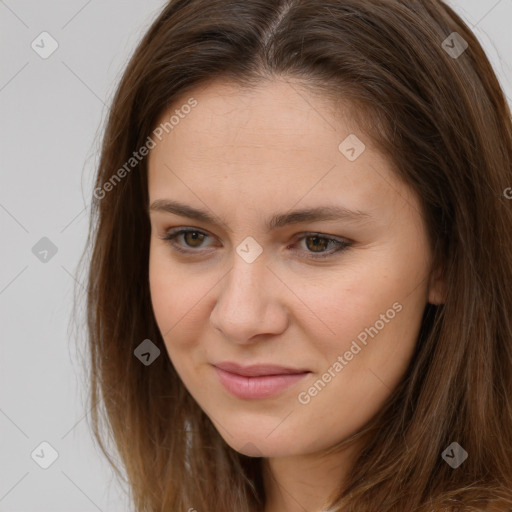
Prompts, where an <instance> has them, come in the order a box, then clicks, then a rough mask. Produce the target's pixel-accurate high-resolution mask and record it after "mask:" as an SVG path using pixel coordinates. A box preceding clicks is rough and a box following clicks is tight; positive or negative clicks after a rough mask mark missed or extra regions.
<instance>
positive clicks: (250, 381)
mask: <svg viewBox="0 0 512 512" xmlns="http://www.w3.org/2000/svg"><path fill="white" fill-rule="evenodd" d="M212 366H213V368H214V370H215V371H216V373H217V376H218V378H219V380H220V383H221V384H222V385H223V386H224V388H225V389H226V390H227V391H228V392H229V393H231V394H232V395H234V396H236V397H237V398H240V399H243V400H251V399H252V400H256V399H263V398H269V397H271V396H274V395H276V394H278V393H280V392H282V391H284V390H285V389H287V388H288V387H290V386H292V385H293V384H296V383H297V382H299V381H300V380H302V379H304V377H305V376H306V375H308V374H310V373H311V371H309V370H305V369H298V368H287V367H283V366H276V365H270V364H261V365H253V366H241V365H238V364H236V363H219V364H215V365H212Z"/></svg>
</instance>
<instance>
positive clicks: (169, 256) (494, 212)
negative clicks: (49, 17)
mask: <svg viewBox="0 0 512 512" xmlns="http://www.w3.org/2000/svg"><path fill="white" fill-rule="evenodd" d="M511 186H512V125H511V114H510V109H509V107H508V105H507V102H506V99H505V96H504V94H503V92H502V90H501V89H500V86H499V83H498V80H497V78H496V75H495V73H494V71H493V70H492V67H491V65H490V63H489V61H488V59H487V57H486V55H485V54H484V51H483V50H482V48H481V46H480V44H479V42H478V41H477V39H476V38H475V36H474V35H473V33H472V32H471V31H470V30H469V29H468V27H467V26H466V25H465V24H464V22H463V21H462V20H461V19H460V18H459V17H458V16H457V15H456V14H455V13H454V11H453V10H452V9H450V8H449V7H448V6H447V5H445V4H444V3H443V2H441V1H434V0H421V1H420V0H415V1H409V0H407V1H406V0H326V1H323V2H315V1H313V0H275V1H268V0H266V1H264V0H261V1H251V2H247V1H245V0H211V1H208V2H205V1H200V0H175V1H171V2H169V4H167V5H166V6H165V8H164V9H163V11H162V13H161V14H160V16H159V17H158V19H156V21H155V22H154V23H153V24H152V26H151V28H150V29H149V30H148V32H147V34H146V35H145V37H144V38H143V40H142V41H141V43H140V44H139V46H138V48H137V50H136V51H135V54H134V55H133V57H132V59H131V61H130V63H129V65H128V66H127V69H126V71H125V73H124V76H123V78H122V80H121V83H120V85H119V87H118V90H117V94H116V96H115V98H114V101H113V104H112V108H111V112H110V116H109V120H108V124H107V127H106V131H105V136H104V143H103V148H102V153H101V161H100V165H99V168H98V174H97V179H96V185H95V190H94V198H93V206H94V213H95V215H93V217H92V219H91V233H90V240H91V243H92V256H91V260H90V266H89V274H88V275H89V280H88V297H87V313H88V328H89V330H88V340H89V348H90V367H91V391H90V400H91V404H92V405H95V404H96V403H97V402H98V401H99V400H100V399H102V401H103V406H104V408H103V409H101V410H97V409H96V408H93V410H92V425H93V429H94V433H95V436H96V438H97V440H98V442H99V444H100V446H101V448H102V449H103V451H104V453H105V454H106V455H107V457H109V460H110V462H111V463H112V465H113V466H114V467H115V468H116V469H119V467H121V466H122V467H123V469H124V471H125V472H126V475H127V478H128V482H129V484H130V490H131V492H132V496H133V503H134V509H135V510H137V511H143V510H144V511H152V512H153V511H162V512H163V511H171V510H172V511H178V510H180V511H182V510H183V511H185V510H188V511H189V512H192V511H194V510H195V511H198V512H206V511H211V512H214V511H215V512H216V511H219V512H220V511H222V512H226V511H236V512H249V511H250V512H277V511H280V512H290V511H296V510H301V511H302V510H307V511H311V512H313V511H315V512H319V511H322V510H329V511H343V512H355V511H357V512H363V511H365V512H366V511H367V512H370V511H376V510H378V511H380V512H392V511H393V512H411V511H421V512H427V511H428V512H430V511H440V510H487V511H491V510H492V511H502V510H503V511H505V510H512V401H511V399H512V322H511V318H512V314H511V313H512V286H511V283H512V202H511V201H510V199H509V198H510V193H507V190H508V191H510V187H511ZM102 419H103V420H105V421H106V426H107V428H106V432H105V434H106V435H108V436H112V438H113V440H114V442H115V450H116V451H117V453H118V454H119V457H120V463H119V467H118V465H117V464H116V463H115V462H114V461H113V458H112V456H111V454H110V452H109V449H108V447H107V446H106V442H105V441H106V439H107V437H106V436H104V432H103V431H102V430H101V428H100V420H102Z"/></svg>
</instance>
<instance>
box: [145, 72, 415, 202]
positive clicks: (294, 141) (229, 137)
mask: <svg viewBox="0 0 512 512" xmlns="http://www.w3.org/2000/svg"><path fill="white" fill-rule="evenodd" d="M191 98H192V99H193V100H195V102H197V103H196V105H195V106H194V107H193V108H192V109H188V108H182V107H183V106H184V105H187V104H188V103H189V100H190V99H191ZM186 112H187V113H186ZM348 112H349V106H346V108H344V106H343V103H342V102H340V103H339V104H337V105H334V104H333V103H332V101H330V100H328V99H327V98H322V97H321V96H320V95H318V94H314V95H313V94H311V93H310V92H308V91H306V90H305V89H304V88H303V87H301V86H300V85H298V84H296V83H292V82H286V81H272V82H266V83H262V84H261V85H258V86H257V87H254V88H251V89H247V88H240V87H239V86H237V85H235V84H231V83H229V82H214V83H210V84H208V85H207V86H203V87H199V88H197V89H196V90H194V91H192V92H191V93H190V94H188V95H183V96H182V97H181V98H180V99H179V100H177V101H175V102H174V103H173V105H172V107H171V108H169V109H168V110H167V111H166V112H164V113H163V114H162V116H161V117H160V119H159V121H158V123H159V124H160V123H165V122H166V121H169V119H170V118H171V116H173V115H174V116H175V119H174V121H176V120H178V119H179V121H178V122H177V123H176V122H175V123H173V126H172V129H169V126H168V127H167V130H166V132H165V133H163V135H162V140H161V141H157V144H156V147H155V148H154V149H152V150H151V152H150V155H149V162H148V170H149V175H148V179H149V193H150V200H154V199H159V198H160V197H167V196H171V195H172V196H174V197H176V196H183V195H184V196H185V197H187V198H190V199H194V200H195V202H196V204H197V198H198V197H203V198H205V197H213V196H215V201H216V202H217V203H222V201H223V200H226V201H227V204H232V203H233V201H237V202H240V201H243V202H245V206H246V207H249V206H252V207H258V204H260V205H261V204H262V201H263V198H262V195H263V194H264V196H265V206H267V203H268V201H269V200H270V199H272V198H273V199H274V200H275V201H278V202H280V205H281V208H280V209H282V207H283V206H284V207H287V206H288V207H292V206H293V204H294V203H296V202H297V201H299V200H300V201H301V203H302V205H304V206H305V202H308V201H309V202H315V201H316V202H318V200H323V201H325V198H326V197H328V198H329V199H334V200H338V202H340V203H342V204H343V206H345V207H347V208H353V209H358V208H359V209H363V208H361V203H366V206H368V204H371V205H372V206H374V207H375V208H378V207H379V205H380V206H384V205H385V203H389V201H393V199H394V198H393V196H392V193H393V192H395V193H398V194H399V195H403V194H407V191H405V190H403V186H402V184H401V183H399V182H398V181H397V179H396V177H395V176H394V173H393V172H392V169H391V166H390V164H389V162H387V161H386V159H385V158H384V157H383V156H382V155H381V154H380V153H379V152H378V151H376V149H375V148H374V146H373V144H372V141H371V140H369V139H368V137H366V136H365V135H363V134H362V133H361V132H360V131H359V129H358V127H357V126H356V125H355V123H354V122H353V121H352V120H351V118H350V116H349V115H348ZM161 126H163V125H161ZM167 132H168V133H167ZM353 136H356V137H357V139H359V141H360V142H361V143H362V144H364V146H361V147H364V150H363V151H362V153H361V154H360V156H359V157H358V158H357V159H356V160H353V161H351V160H350V159H348V158H347V157H346V155H345V154H344V153H343V152H342V150H341V149H340V144H342V147H343V143H344V141H346V140H347V138H348V140H349V141H353V140H354V139H353ZM356 149H358V148H356ZM358 150H361V148H359V149H358ZM194 195H195V196H196V197H195V198H194ZM301 198H302V199H301Z"/></svg>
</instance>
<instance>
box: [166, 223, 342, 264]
mask: <svg viewBox="0 0 512 512" xmlns="http://www.w3.org/2000/svg"><path fill="white" fill-rule="evenodd" d="M185 233H199V234H202V235H205V236H208V234H207V233H205V232H204V231H201V230H200V229H195V228H189V229H176V230H169V231H168V232H167V233H166V235H165V236H163V237H160V238H161V239H162V240H164V241H166V242H168V243H169V244H170V245H171V247H172V248H173V249H174V250H176V251H178V252H181V253H185V254H194V253H198V252H199V251H198V250H194V249H183V248H182V247H179V246H178V245H177V244H176V243H175V242H174V240H175V239H176V238H177V237H178V236H180V235H182V234H185ZM306 238H320V239H321V240H327V241H328V242H333V243H335V244H338V247H337V249H335V250H334V251H330V252H324V253H313V252H310V254H313V255H314V256H306V257H307V258H309V259H313V260H320V259H324V258H328V257H330V256H333V255H334V254H337V253H340V252H343V251H345V250H346V249H348V248H349V247H350V246H351V245H352V243H351V242H347V241H343V240H338V239H337V238H333V237H330V236H323V235H322V233H307V234H304V235H303V236H301V237H300V238H299V241H300V240H304V239H306ZM306 252H308V251H306Z"/></svg>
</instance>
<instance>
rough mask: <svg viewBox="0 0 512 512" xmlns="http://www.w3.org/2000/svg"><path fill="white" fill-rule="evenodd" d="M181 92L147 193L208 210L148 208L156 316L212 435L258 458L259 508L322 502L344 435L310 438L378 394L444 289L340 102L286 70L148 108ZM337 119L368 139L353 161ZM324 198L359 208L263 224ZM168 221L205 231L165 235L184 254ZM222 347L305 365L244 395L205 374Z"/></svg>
mask: <svg viewBox="0 0 512 512" xmlns="http://www.w3.org/2000/svg"><path fill="white" fill-rule="evenodd" d="M191 96H192V97H194V98H195V99H196V100H197V102H198V104H197V106H196V107H195V108H194V109H193V110H192V111H191V112H190V113H189V114H188V115H186V116H184V119H180V122H179V124H178V125H176V126H174V129H173V130H172V131H170V132H169V134H166V135H165V136H164V137H163V138H162V141H161V142H158V143H157V145H156V147H155V148H154V149H152V150H151V153H150V155H149V161H148V186H149V204H150V205H151V204H153V202H155V201H156V200H160V199H172V200H179V201H180V202H182V203H186V204H188V205H190V206H193V207H195V208H202V209H206V210H209V211H210V213H211V214H212V215H214V216H215V217H216V218H217V219H218V222H217V223H216V224H209V223H206V222H203V221H197V220H193V219H189V218H187V217H182V216H178V215H175V214H173V213H168V212H162V211H152V210H150V219H151V244H150V258H149V279H150V289H151V298H152V304H153V309H154V313H155V318H156V321H157V323H158V326H159V329H160V331H161V333H162V336H163V338H164V341H165V344H166V348H167V351H168V354H169V357H170V359H171V361H172V363H173V365H174V367H175V369H176V371H177V372H178V374H179V376H180V377H181V379H182V381H183V383H184V385H185V386H186V387H187V389H188V390H189V392H190V393H191V394H192V396H193V397H194V398H195V400H196V401H197V403H198V404H199V405H200V407H201V408H202V409H203V410H204V411H205V412H206V414H207V415H208V416H209V417H210V419H211V420H212V422H213V423H214V425H215V426H216V428H217V429H218V431H219V433H220V434H221V435H222V437H223V438H224V440H225V441H226V443H228V444H229V445H230V446H231V447H232V448H234V449H235V450H238V451H239V452H241V453H245V454H246V455H251V456H262V457H264V458H265V461H266V468H267V471H266V473H265V485H266V491H267V496H268V503H267V505H266V508H265V512H275V511H280V512H294V511H301V512H303V511H304V510H307V511H311V512H314V511H321V510H322V509H323V506H325V505H326V503H327V502H328V498H329V496H331V495H332V494H333V493H334V492H335V490H336V489H338V488H339V487H340V484H341V482H342V481H343V479H344V477H345V475H346V473H347V471H349V467H350V461H351V460H352V459H353V457H354V454H355V453H357V449H358V447H357V446H356V445H351V446H350V447H349V448H347V449H345V450H344V451H339V452H335V453H334V454H331V455H329V456H325V455H324V454H323V451H324V450H326V449H328V448H330V447H332V446H334V445H335V444H336V443H338V442H340V441H342V440H344V439H347V438H348V437H349V436H351V435H353V434H354V433H356V432H358V431H359V430H360V429H361V428H362V427H363V426H364V425H365V423H367V422H368V421H369V420H370V419H371V418H372V416H373V415H374V414H375V413H376V412H377V411H378V410H379V409H380V408H381V407H382V405H383V404H384V402H385V400H386V399H387V398H388V396H389V395H390V394H391V392H392V390H393V389H394V388H395V387H396V386H397V384H398V383H399V382H400V380H401V378H402V376H403V374H404V372H405V371H406V369H407V367H408V364H409V362H410V360H411V356H412V353H413V350H414V346H415V343H416V339H417V336H418V333H419V329H420V324H421V317H422V313H423V310H424V308H425V305H426V304H427V302H431V303H439V302H441V301H442V297H443V289H442V286H443V284H442V283H441V282H440V281H439V280H434V279H431V278H430V275H431V274H430V271H431V252H430V246H429V243H428V240H427V235H426V229H425V225H424V221H423V218H422V215H421V214H420V206H419V202H418V200H417V198H416V197H415V195H414V193H413V191H412V190H411V189H410V188H409V187H407V186H406V185H405V184H403V182H400V181H399V180H398V178H397V177H396V176H395V174H394V172H393V169H392V166H391V164H390V163H389V162H388V161H386V160H385V159H384V157H383V156H382V155H381V154H380V153H378V152H377V150H376V149H375V148H374V147H373V145H372V143H371V141H370V140H368V137H366V136H365V135H363V134H362V133H361V132H360V131H359V130H358V128H357V126H355V124H354V123H353V122H352V121H351V120H350V119H349V117H348V116H347V115H343V112H346V111H343V110H341V109H335V108H334V106H333V105H332V104H331V103H329V102H328V101H327V100H325V99H322V98H321V97H319V96H313V95H312V94H310V93H308V92H306V91H305V90H304V89H302V88H300V87H299V86H298V85H297V84H293V82H287V81H285V80H277V79H276V80H274V81H269V82H266V83H264V84H261V85H258V87H257V88H256V89H253V90H251V91H248V90H243V89H240V88H238V87H237V86H235V85H232V84H230V83H229V82H221V81H217V82H213V83H210V84H209V85H208V86H206V87H203V88H200V89H197V90H195V91H194V93H193V94H190V95H189V96H187V97H185V98H184V99H183V101H182V102H176V104H175V105H173V107H172V108H171V109H169V111H168V112H166V113H165V114H164V115H163V116H162V120H164V118H165V119H168V118H169V116H170V115H171V114H172V113H173V112H174V110H175V109H176V108H179V106H180V105H183V104H185V103H186V100H187V99H188V98H189V97H191ZM349 134H356V135H358V137H359V139H360V140H361V141H363V142H364V144H365V145H366V149H365V150H364V151H363V153H362V154H361V155H360V156H359V157H358V158H357V159H356V160H355V161H350V160H349V159H347V158H346V157H345V156H344V154H342V152H340V150H339V149H338V145H339V144H340V142H342V141H343V140H344V139H345V138H346V137H347V136H348V135H349ZM327 204H330V205H338V206H343V207H345V208H348V209H351V210H360V211H364V212H367V213H369V214H371V215H372V218H371V219H368V220H366V221H359V222H348V221H346V220H329V221H315V222H303V223H299V224H289V225H285V226H282V227H280V228H278V229H275V230H272V231H268V230H267V229H266V228H265V221H266V219H267V218H269V217H270V216H271V215H273V214H276V213H284V212H287V211H288V210H291V209H299V208H301V209H302V208H309V207H317V206H325V205H327ZM181 227H192V228H197V229H198V230H200V232H202V233H205V234H206V235H207V236H206V237H205V238H203V239H201V238H200V239H199V240H198V239H194V237H193V236H190V235H185V236H184V235H181V236H178V238H176V239H175V240H174V243H175V244H176V245H177V246H179V247H182V248H184V249H185V250H186V249H188V250H190V251H191V253H190V254H189V255H187V254H182V253H180V252H178V251H177V250H175V249H173V246H172V245H171V242H169V241H164V240H162V237H164V236H165V235H166V232H167V231H168V230H169V229H171V228H181ZM311 232H313V233H321V234H322V236H324V237H325V236H331V237H337V238H339V239H342V240H349V241H351V242H352V245H351V246H350V247H348V248H347V249H345V250H343V251H340V252H337V253H334V252H333V251H334V250H335V248H336V244H335V243H334V244H333V243H327V241H326V240H324V239H320V240H319V241H318V240H317V241H315V238H314V236H313V237H312V236H311V235H310V237H309V238H308V233H311ZM248 236H251V237H253V238H254V239H255V240H256V241H257V243H258V244H259V245H260V246H261V248H262V249H263V252H262V253H261V254H260V255H259V256H258V258H257V259H255V261H253V262H252V263H248V262H247V261H245V260H244V259H243V258H242V257H240V256H239V254H238V253H237V252H236V248H237V246H239V245H240V244H241V243H242V241H244V240H245V238H246V237H248ZM194 251H195V252H194ZM329 252H331V255H330V256H328V257H326V258H324V259H319V260H315V259H313V258H311V256H312V257H314V256H315V254H318V253H320V254H322V253H324V254H325V253H329ZM308 256H309V257H308ZM396 302H398V303H400V305H401V306H402V309H401V311H400V312H397V313H396V315H394V318H393V319H391V320H389V321H388V322H386V323H385V326H384V327H383V328H382V329H380V330H379V332H378V334H377V335H375V336H374V337H373V338H370V337H369V338H368V342H367V345H366V346H363V345H361V344H359V345H361V346H362V350H361V351H360V352H359V353H357V355H355V356H354V357H353V359H352V360H350V361H349V362H348V364H347V365H346V366H344V367H343V369H342V371H340V372H338V373H337V374H336V376H335V377H334V378H332V379H331V381H330V382H329V383H328V384H326V385H325V387H324V388H323V389H321V391H320V392H318V393H317V394H316V396H314V397H311V400H310V401H309V403H307V404H303V403H300V402H299V400H298V395H299V393H301V392H304V391H307V390H308V389H309V388H310V387H311V386H312V385H313V383H315V382H316V381H318V379H320V378H321V377H322V375H323V374H324V373H325V372H326V371H327V369H328V368H329V367H332V366H333V364H334V363H335V362H336V361H337V358H338V356H340V355H341V356H343V354H345V352H346V351H348V350H349V349H350V346H351V344H352V342H353V341H354V340H356V339H357V336H358V334H360V333H361V332H362V331H364V329H365V328H366V327H370V326H374V325H375V323H376V321H377V320H379V319H380V318H381V316H380V315H381V314H384V313H385V312H386V311H387V310H389V309H390V308H392V305H393V304H394V303H396ZM221 361H236V362H238V363H240V364H244V365H249V364H258V363H272V364H278V365H282V366H287V367H293V368H305V369H308V370H309V371H310V372H311V373H310V374H308V375H307V376H305V377H304V378H303V380H301V381H300V382H298V383H296V384H293V385H292V386H291V387H289V388H287V389H286V390H284V391H282V392H280V393H278V394H277V395H275V396H272V397H270V398H265V399H257V400H246V399H240V398H237V397H235V396H233V395H231V394H230V393H229V392H228V391H227V390H226V389H225V388H224V387H223V386H222V385H221V383H220V382H219V379H218V376H217V374H216V372H215V370H214V368H213V367H212V366H211V364H210V363H212V362H221Z"/></svg>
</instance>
